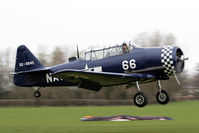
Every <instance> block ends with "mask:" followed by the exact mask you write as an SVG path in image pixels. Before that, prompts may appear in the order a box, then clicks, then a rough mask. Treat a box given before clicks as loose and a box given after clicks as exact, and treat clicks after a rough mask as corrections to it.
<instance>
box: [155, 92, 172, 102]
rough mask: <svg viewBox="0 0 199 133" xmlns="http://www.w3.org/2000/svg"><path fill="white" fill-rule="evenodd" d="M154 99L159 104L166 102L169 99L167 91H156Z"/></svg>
mask: <svg viewBox="0 0 199 133" xmlns="http://www.w3.org/2000/svg"><path fill="white" fill-rule="evenodd" d="M156 100H157V102H158V103H159V104H162V105H164V104H167V103H168V102H169V100H170V97H169V93H168V92H167V91H165V90H161V93H160V92H158V93H157V95H156Z"/></svg>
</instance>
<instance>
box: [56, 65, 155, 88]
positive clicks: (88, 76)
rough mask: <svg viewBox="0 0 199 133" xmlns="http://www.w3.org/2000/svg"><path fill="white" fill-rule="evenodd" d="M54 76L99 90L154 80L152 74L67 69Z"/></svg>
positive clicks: (81, 86) (82, 86)
mask: <svg viewBox="0 0 199 133" xmlns="http://www.w3.org/2000/svg"><path fill="white" fill-rule="evenodd" d="M52 76H54V77H56V78H59V79H63V80H65V81H67V82H73V83H77V82H78V83H79V87H80V88H85V89H89V90H95V91H99V90H100V89H101V87H105V86H114V85H122V84H129V83H132V82H135V81H147V80H150V81H153V80H155V75H152V74H133V73H131V74H124V73H110V72H93V71H85V70H73V69H66V70H61V71H58V72H55V73H53V74H52Z"/></svg>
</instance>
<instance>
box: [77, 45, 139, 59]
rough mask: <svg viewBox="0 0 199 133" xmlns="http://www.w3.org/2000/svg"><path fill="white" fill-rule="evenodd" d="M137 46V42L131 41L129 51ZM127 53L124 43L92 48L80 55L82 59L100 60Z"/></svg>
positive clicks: (128, 46)
mask: <svg viewBox="0 0 199 133" xmlns="http://www.w3.org/2000/svg"><path fill="white" fill-rule="evenodd" d="M136 47H137V46H136V45H135V44H131V43H129V44H128V45H127V50H128V52H131V51H132V50H134V49H135V48H136ZM122 54H126V53H124V52H123V44H121V45H115V46H110V47H104V48H101V49H92V50H90V51H87V52H85V53H83V54H82V55H81V57H80V59H82V60H99V59H103V58H107V57H110V56H116V55H122Z"/></svg>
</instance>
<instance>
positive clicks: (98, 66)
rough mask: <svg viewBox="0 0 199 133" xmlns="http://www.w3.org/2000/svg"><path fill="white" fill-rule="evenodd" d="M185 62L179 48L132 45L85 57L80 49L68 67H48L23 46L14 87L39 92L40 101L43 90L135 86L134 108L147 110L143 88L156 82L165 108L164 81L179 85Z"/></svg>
mask: <svg viewBox="0 0 199 133" xmlns="http://www.w3.org/2000/svg"><path fill="white" fill-rule="evenodd" d="M185 60H187V58H185V57H184V54H183V51H182V50H181V49H180V48H179V47H178V46H171V45H168V46H161V47H150V48H142V47H138V46H137V45H136V44H134V43H131V41H130V42H129V43H128V44H127V43H126V42H124V43H123V44H122V43H121V44H120V45H119V44H118V45H114V46H108V47H104V48H99V49H91V50H89V51H86V52H84V53H83V54H82V55H81V56H79V50H78V46H77V57H71V58H69V62H68V63H64V64H59V65H55V66H52V67H45V66H44V65H42V64H41V63H40V61H39V60H38V59H37V58H36V57H35V56H34V55H33V53H32V52H31V51H30V50H29V49H28V48H27V47H26V46H25V45H21V46H19V47H18V49H17V55H16V64H15V71H14V84H15V85H16V86H20V87H34V88H36V89H35V92H34V96H35V97H36V98H39V97H40V96H41V93H40V91H39V90H40V88H42V87H51V86H78V87H79V88H83V89H88V90H92V91H100V89H101V88H102V87H108V86H117V85H126V88H130V87H133V86H135V87H136V88H137V91H138V92H137V93H136V94H135V96H134V98H133V101H134V104H135V105H136V106H138V107H144V106H146V105H147V103H148V100H147V97H146V95H145V94H144V93H143V92H142V90H141V89H140V84H142V83H148V82H154V81H156V82H157V86H158V87H157V90H158V92H157V95H156V100H157V102H158V103H160V104H162V105H164V104H167V103H168V102H169V100H170V96H169V94H168V92H167V91H166V90H163V89H162V87H161V83H160V81H161V80H169V78H170V77H171V76H175V78H176V80H177V82H178V83H179V80H178V78H177V76H176V75H177V74H180V73H181V72H183V70H184V65H185ZM179 84H180V83H179Z"/></svg>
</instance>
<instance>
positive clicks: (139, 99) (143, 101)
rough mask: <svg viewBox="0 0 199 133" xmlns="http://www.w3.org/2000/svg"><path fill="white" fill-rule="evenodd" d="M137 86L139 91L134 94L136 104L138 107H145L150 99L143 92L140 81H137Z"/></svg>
mask: <svg viewBox="0 0 199 133" xmlns="http://www.w3.org/2000/svg"><path fill="white" fill-rule="evenodd" d="M136 88H137V89H138V91H139V92H138V93H136V94H135V96H134V104H135V105H136V106H138V107H144V106H146V105H147V103H148V100H147V97H146V96H145V95H144V93H143V92H141V90H140V87H139V83H138V81H136Z"/></svg>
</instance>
